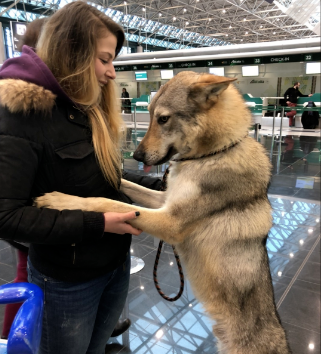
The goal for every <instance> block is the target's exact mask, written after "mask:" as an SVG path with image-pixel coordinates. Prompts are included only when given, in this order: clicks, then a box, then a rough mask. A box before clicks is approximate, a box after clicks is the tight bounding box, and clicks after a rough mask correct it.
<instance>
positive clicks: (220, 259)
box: [36, 71, 290, 354]
mask: <svg viewBox="0 0 321 354" xmlns="http://www.w3.org/2000/svg"><path fill="white" fill-rule="evenodd" d="M232 81H234V79H229V78H226V77H220V76H215V75H210V74H199V73H194V72H191V71H186V72H180V73H179V74H178V75H176V76H175V77H174V78H173V79H172V80H170V81H169V82H168V83H166V84H165V85H164V86H162V87H161V88H160V90H159V92H158V93H157V94H156V96H155V97H154V98H153V100H152V102H151V104H150V106H149V111H150V117H151V118H150V125H149V128H148V131H147V133H146V135H145V137H144V138H143V140H142V141H141V143H140V144H139V146H138V148H137V150H136V151H135V154H134V158H135V159H137V160H138V161H143V162H144V164H145V171H148V170H149V169H150V166H152V165H159V164H163V163H164V162H166V161H168V160H170V159H172V160H171V167H170V172H169V175H168V181H167V183H168V187H167V191H166V192H160V191H153V190H149V189H146V188H144V187H141V186H138V185H136V184H134V183H131V182H128V181H125V180H122V181H121V187H120V188H121V190H122V191H123V192H124V193H125V194H127V195H128V196H129V197H130V198H131V199H132V200H133V201H134V202H135V203H137V204H139V205H142V206H143V207H140V206H136V205H129V204H125V203H121V202H117V201H114V200H109V199H104V198H85V199H84V198H79V197H75V196H68V195H65V194H61V193H57V192H53V193H51V194H46V195H44V196H42V197H39V198H38V199H37V200H36V205H37V206H38V207H48V208H53V209H59V210H63V209H82V210H86V211H99V212H111V211H113V212H115V211H116V212H128V211H139V212H140V216H138V217H137V218H136V219H135V220H131V221H130V224H132V225H133V226H134V227H136V228H138V229H141V230H143V231H145V232H147V233H149V234H151V235H154V236H156V237H158V238H160V239H163V240H164V241H166V242H168V243H169V244H174V245H175V246H176V249H177V251H178V253H179V255H180V257H181V258H182V262H183V264H184V265H185V269H186V271H187V276H188V278H189V280H190V283H191V285H192V288H193V291H194V294H195V296H196V297H197V298H198V300H199V301H200V302H201V303H202V304H203V305H204V308H205V309H206V311H207V313H208V314H209V315H210V317H211V318H212V319H213V320H215V322H216V324H215V325H214V326H213V332H214V335H215V336H216V338H217V340H218V347H219V350H220V352H221V353H223V354H288V353H290V349H289V346H288V343H287V340H286V336H285V332H284V329H283V328H282V326H281V323H280V319H279V317H278V314H277V311H276V306H275V302H274V296H273V288H272V281H271V275H270V269H269V261H268V255H267V250H266V239H267V234H268V232H269V229H270V227H271V226H272V215H271V214H272V213H271V206H270V203H269V201H268V198H267V188H268V184H269V180H270V174H271V166H270V162H269V159H268V157H267V155H266V152H265V150H264V148H263V147H262V146H261V145H260V144H259V143H258V142H256V141H255V140H254V139H253V138H251V137H249V136H248V129H249V126H250V124H251V114H250V112H249V110H248V109H247V107H246V105H245V103H244V101H243V99H242V97H241V95H240V94H239V92H238V90H237V89H236V88H235V87H234V85H233V84H231V83H232ZM148 166H149V167H148Z"/></svg>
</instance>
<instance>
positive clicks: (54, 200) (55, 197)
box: [33, 192, 75, 210]
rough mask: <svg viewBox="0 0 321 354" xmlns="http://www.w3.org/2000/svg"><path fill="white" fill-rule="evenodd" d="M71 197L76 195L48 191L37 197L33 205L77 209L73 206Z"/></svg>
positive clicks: (58, 208)
mask: <svg viewBox="0 0 321 354" xmlns="http://www.w3.org/2000/svg"><path fill="white" fill-rule="evenodd" d="M71 198H75V197H74V196H69V195H67V194H63V193H59V192H52V193H46V194H45V195H43V196H41V197H38V198H36V199H35V200H34V203H33V205H34V206H36V207H37V208H49V209H57V210H64V209H75V207H73V208H72V207H71V204H70V202H71V201H70V199H71ZM73 205H75V204H73Z"/></svg>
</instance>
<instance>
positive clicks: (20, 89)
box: [0, 79, 56, 113]
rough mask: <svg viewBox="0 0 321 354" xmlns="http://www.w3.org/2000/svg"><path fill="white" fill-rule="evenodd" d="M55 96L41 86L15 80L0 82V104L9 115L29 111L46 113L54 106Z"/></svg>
mask: <svg viewBox="0 0 321 354" xmlns="http://www.w3.org/2000/svg"><path fill="white" fill-rule="evenodd" d="M55 98H56V95H55V94H53V93H52V92H51V91H49V90H46V89H44V88H43V87H41V86H38V85H36V84H32V83H30V82H26V81H23V80H16V79H5V80H0V104H1V105H2V106H6V107H7V108H8V109H9V111H10V112H11V113H18V112H23V113H28V112H29V111H31V110H35V111H40V112H48V111H50V110H51V109H52V107H53V106H54V104H55Z"/></svg>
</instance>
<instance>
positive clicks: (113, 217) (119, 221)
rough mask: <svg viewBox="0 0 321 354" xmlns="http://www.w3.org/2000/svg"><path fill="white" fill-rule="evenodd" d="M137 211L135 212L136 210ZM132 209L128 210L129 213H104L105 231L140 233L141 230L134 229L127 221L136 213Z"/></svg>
mask: <svg viewBox="0 0 321 354" xmlns="http://www.w3.org/2000/svg"><path fill="white" fill-rule="evenodd" d="M136 213H137V212H136ZM136 213H135V212H134V211H130V212H129V213H112V212H110V213H104V218H105V230H104V231H105V232H111V233H115V234H120V235H123V234H126V233H128V234H133V235H135V236H138V235H140V234H141V233H142V230H139V229H135V228H134V227H133V226H131V225H130V224H128V223H127V221H129V220H133V219H136V218H137V217H138V215H139V214H138V215H136Z"/></svg>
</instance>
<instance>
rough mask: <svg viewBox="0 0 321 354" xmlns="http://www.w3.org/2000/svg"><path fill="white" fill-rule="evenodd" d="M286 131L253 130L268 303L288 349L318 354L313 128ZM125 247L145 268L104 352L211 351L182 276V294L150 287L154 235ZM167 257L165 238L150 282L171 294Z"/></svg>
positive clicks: (7, 261)
mask: <svg viewBox="0 0 321 354" xmlns="http://www.w3.org/2000/svg"><path fill="white" fill-rule="evenodd" d="M263 128H264V127H263ZM291 130H293V129H291ZM291 130H290V129H285V131H284V136H283V137H282V139H281V141H280V140H279V141H275V142H274V144H273V146H272V139H271V136H270V135H269V129H268V128H266V129H265V130H263V129H262V131H261V132H262V135H261V137H260V142H261V143H262V144H263V145H264V146H265V147H266V149H267V152H268V154H270V156H271V157H272V161H273V178H272V181H271V186H270V189H269V199H270V201H271V204H272V207H273V211H274V214H273V215H274V225H273V227H272V229H271V230H270V234H269V239H268V244H267V247H268V252H269V257H270V266H271V273H272V279H273V285H274V291H275V298H276V303H277V307H278V310H279V314H280V317H281V320H282V323H283V325H284V327H285V329H286V331H287V335H288V339H289V343H290V346H291V349H292V351H293V354H310V353H311V354H319V353H320V141H321V139H320V130H318V131H316V132H315V133H314V132H313V133H311V134H312V137H313V138H314V139H311V136H308V135H310V134H305V132H304V131H303V130H299V129H297V130H296V131H295V132H293V131H291ZM125 168H127V169H132V170H134V171H136V172H138V173H142V171H141V166H140V165H137V163H136V162H134V161H133V160H126V161H125ZM154 172H156V171H154ZM159 172H161V170H160V171H159ZM131 250H132V255H133V256H136V257H140V258H142V259H143V261H144V262H145V267H144V268H143V269H142V270H141V271H140V272H138V273H136V274H132V275H131V280H130V290H129V295H128V310H129V318H130V319H131V321H132V326H131V327H130V330H129V332H127V333H126V334H125V335H123V336H119V337H117V338H114V339H112V340H110V345H109V353H111V354H115V353H121V354H127V353H135V354H138V353H140V354H143V353H150V354H163V353H164V354H165V353H166V354H188V353H199V354H201V353H211V354H215V353H217V349H216V346H215V338H214V336H213V334H212V331H211V327H212V323H211V321H210V319H209V318H208V317H207V316H206V314H204V311H203V309H202V306H201V305H200V304H199V303H198V301H197V300H196V299H195V297H194V295H193V292H192V291H191V288H190V285H189V283H188V281H186V284H185V289H184V293H183V295H182V297H181V298H180V299H179V300H178V301H176V302H174V303H171V302H167V301H165V300H164V299H162V298H161V296H160V295H159V294H158V293H157V291H156V288H155V286H154V283H153V275H152V271H153V266H154V261H155V256H156V251H157V243H156V242H155V240H154V239H153V238H152V237H151V236H149V235H147V234H142V235H140V236H139V237H133V243H132V247H131ZM172 262H173V263H172ZM175 264H176V263H175V258H174V255H173V252H172V249H171V247H170V246H169V245H165V246H164V250H163V252H162V255H161V259H160V262H159V267H158V281H159V283H160V286H161V288H162V290H163V291H164V292H165V293H166V294H167V295H171V296H173V295H174V294H176V293H177V291H178V289H179V276H178V272H177V268H176V265H175ZM14 274H15V271H14V267H13V265H12V253H11V250H10V248H9V247H8V246H7V244H6V243H5V242H3V241H0V284H5V283H7V282H10V281H12V279H13V278H14ZM0 316H1V317H2V316H3V307H0ZM123 344H126V345H125V346H124V345H123Z"/></svg>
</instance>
